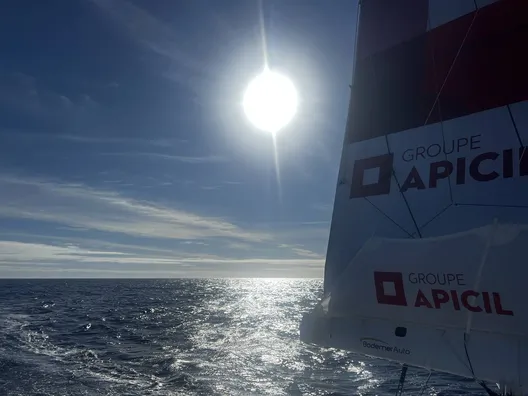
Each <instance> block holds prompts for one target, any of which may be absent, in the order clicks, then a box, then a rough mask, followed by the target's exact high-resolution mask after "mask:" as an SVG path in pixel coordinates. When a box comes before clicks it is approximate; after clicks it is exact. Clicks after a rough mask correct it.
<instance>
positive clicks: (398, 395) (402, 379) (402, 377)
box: [396, 364, 407, 396]
mask: <svg viewBox="0 0 528 396" xmlns="http://www.w3.org/2000/svg"><path fill="white" fill-rule="evenodd" d="M406 375H407V365H406V364H404V365H403V367H402V371H401V374H400V382H399V383H398V389H396V396H401V395H402V393H403V385H404V384H405V376H406Z"/></svg>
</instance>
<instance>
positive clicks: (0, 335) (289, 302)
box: [0, 279, 484, 396]
mask: <svg viewBox="0 0 528 396" xmlns="http://www.w3.org/2000/svg"><path fill="white" fill-rule="evenodd" d="M321 293H322V282H321V281H319V280H297V279H292V280H289V279H171V280H115V279H113V280H69V279H68V280H0V395H2V396H3V395H6V396H32V395H35V396H37V395H38V396H48V395H49V396H63V395H98V396H100V395H101V396H102V395H127V396H135V395H138V396H139V395H141V396H147V395H156V396H157V395H167V396H169V395H244V396H246V395H295V396H297V395H394V394H395V392H396V389H397V385H398V380H399V374H400V367H399V366H398V365H394V364H389V363H387V362H384V361H380V360H374V359H368V358H365V357H362V356H359V355H355V354H352V353H347V352H343V351H339V350H333V349H322V348H318V347H314V346H309V345H305V344H302V343H301V342H300V341H299V330H298V327H299V321H300V319H301V316H302V313H303V312H306V311H307V310H308V309H309V308H310V307H311V306H313V305H314V304H315V303H316V302H317V301H318V299H319V298H320V296H321ZM427 375H428V373H427V372H425V371H422V370H417V369H409V372H408V374H407V382H406V386H405V390H406V391H405V393H404V394H406V395H419V394H420V392H421V387H422V385H423V383H424V382H425V380H426V378H427ZM423 394H424V395H462V394H471V395H484V393H483V392H482V391H481V389H480V388H479V387H478V386H476V385H475V384H474V383H473V382H472V381H464V380H460V379H458V378H454V377H451V376H448V375H443V374H433V375H432V377H431V380H430V381H429V387H428V388H426V390H425V392H424V393H423Z"/></svg>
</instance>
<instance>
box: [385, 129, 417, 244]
mask: <svg viewBox="0 0 528 396" xmlns="http://www.w3.org/2000/svg"><path fill="white" fill-rule="evenodd" d="M385 143H386V145H387V153H389V154H390V152H391V151H390V145H389V137H388V136H387V135H385ZM392 177H394V180H395V181H396V185H397V186H398V190H399V191H400V194H401V196H402V198H403V201H404V202H405V206H407V210H408V211H409V215H410V216H411V220H412V222H413V224H414V227H415V228H416V233H417V234H418V236H419V237H420V238H421V237H422V233H421V232H420V228H419V227H418V223H417V222H416V219H415V218H414V214H413V212H412V210H411V206H410V205H409V202H408V201H407V197H406V196H405V193H404V192H403V191H402V189H401V185H400V182H399V181H398V178H397V177H396V172H395V171H394V167H392Z"/></svg>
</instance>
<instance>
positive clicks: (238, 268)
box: [0, 240, 323, 277]
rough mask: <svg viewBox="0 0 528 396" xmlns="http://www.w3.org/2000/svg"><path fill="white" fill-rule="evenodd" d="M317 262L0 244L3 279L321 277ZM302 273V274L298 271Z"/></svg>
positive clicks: (10, 242) (32, 244)
mask: <svg viewBox="0 0 528 396" xmlns="http://www.w3.org/2000/svg"><path fill="white" fill-rule="evenodd" d="M322 265H323V263H322V261H321V260H319V259H259V258H228V257H215V256H208V255H203V256H197V255H195V256H194V257H193V256H192V255H188V256H187V257H183V256H180V257H178V256H177V255H170V256H169V255H166V256H164V257H160V256H147V255H137V254H136V255H134V254H128V253H122V252H119V251H97V250H89V249H84V248H80V247H78V246H75V245H70V246H55V245H48V244H42V243H23V242H13V241H1V240H0V276H5V277H42V276H46V277H78V276H84V277H85V276H92V277H93V276H96V277H101V276H103V277H112V276H118V277H131V276H140V277H160V276H178V277H180V276H187V277H189V276H211V274H214V276H225V277H230V276H236V275H237V274H238V275H246V276H259V275H260V276H262V275H266V276H270V275H272V276H273V275H274V274H275V275H276V276H306V275H308V276H311V277H319V276H321V273H322ZM300 270H302V271H300Z"/></svg>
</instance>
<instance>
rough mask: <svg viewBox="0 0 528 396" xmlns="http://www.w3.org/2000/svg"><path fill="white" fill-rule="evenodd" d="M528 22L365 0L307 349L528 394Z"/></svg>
mask: <svg viewBox="0 0 528 396" xmlns="http://www.w3.org/2000/svg"><path fill="white" fill-rule="evenodd" d="M527 15H528V1H525V0H497V1H493V0H363V1H362V2H361V6H360V14H359V31H358V37H357V51H356V59H355V71H354V79H353V85H352V96H351V102H350V110H349V118H348V123H347V131H346V138H345V142H344V146H343V151H342V158H341V166H340V169H339V183H338V186H337V189H336V196H335V202H334V213H333V218H332V226H331V231H330V240H329V244H328V252H327V258H326V266H325V285H324V288H325V297H324V299H323V301H322V302H321V304H320V305H319V306H318V307H317V308H316V309H315V310H314V311H313V312H311V313H310V314H309V315H307V316H306V317H305V318H304V319H303V323H302V326H301V338H302V339H303V340H304V341H306V342H315V343H317V344H320V345H324V346H331V347H339V348H344V349H347V350H351V351H355V352H359V353H363V354H367V355H371V356H376V357H381V358H385V359H391V360H394V361H398V362H401V363H407V364H411V365H415V366H419V367H424V368H430V369H435V370H440V371H444V372H449V373H453V374H457V375H461V376H465V377H469V378H475V379H478V380H490V381H495V382H498V383H502V384H505V385H507V386H508V388H511V389H514V391H515V392H516V393H515V394H516V395H518V394H519V395H522V394H528V368H527V361H528V355H527V354H528V349H527V348H528V346H527V343H528V338H527V337H528V318H527V315H526V314H525V312H524V309H523V301H524V299H523V298H522V295H523V292H524V284H525V279H527V278H526V275H527V271H528V270H527V269H526V268H525V266H524V251H523V246H524V245H527V246H528V227H527V226H525V225H528V187H527V186H528V184H527V183H528V150H526V155H525V148H524V147H525V146H526V142H528V72H527V71H528V58H527V57H525V52H526V43H527V42H528V18H527V17H526V16H527ZM525 185H526V186H525ZM494 221H495V222H497V224H496V225H493V223H494ZM384 277H385V278H384ZM383 285H385V286H383ZM391 288H392V289H391ZM391 293H392V294H391ZM404 303H405V304H404ZM404 333H405V335H402V334H404ZM523 386H524V388H523ZM523 389H524V390H523Z"/></svg>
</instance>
